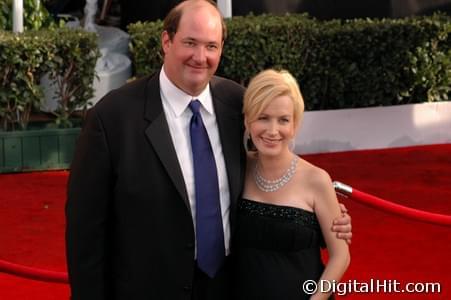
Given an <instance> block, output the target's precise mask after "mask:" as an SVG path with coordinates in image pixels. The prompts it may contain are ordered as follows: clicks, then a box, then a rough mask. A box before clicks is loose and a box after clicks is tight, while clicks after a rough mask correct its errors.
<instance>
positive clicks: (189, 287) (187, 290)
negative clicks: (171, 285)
mask: <svg viewBox="0 0 451 300" xmlns="http://www.w3.org/2000/svg"><path fill="white" fill-rule="evenodd" d="M191 289H192V287H191V286H190V285H185V286H184V287H183V290H184V291H185V292H191Z"/></svg>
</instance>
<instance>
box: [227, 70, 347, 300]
mask: <svg viewBox="0 0 451 300" xmlns="http://www.w3.org/2000/svg"><path fill="white" fill-rule="evenodd" d="M303 111H304V102H303V99H302V96H301V93H300V90H299V87H298V85H297V83H296V80H295V79H294V78H293V77H292V76H291V75H290V74H289V73H288V72H286V71H275V70H266V71H263V72H261V73H260V74H258V75H257V76H256V77H255V78H253V79H252V80H251V82H250V84H249V87H248V89H247V91H246V94H245V97H244V116H245V126H246V132H247V134H248V136H247V137H245V143H246V144H247V146H249V144H252V148H251V149H249V150H250V151H249V153H248V154H249V155H248V164H247V172H246V182H245V188H244V192H243V199H242V201H241V203H240V205H239V210H238V227H237V232H236V235H235V240H234V256H235V258H236V262H237V264H236V266H237V273H236V274H237V277H236V280H237V281H236V288H237V296H236V298H238V299H246V300H252V299H258V300H264V299H268V300H276V299H277V300H278V299H283V300H290V299H296V300H299V299H327V298H328V297H330V295H331V293H327V291H326V292H323V293H322V292H321V291H320V289H318V291H316V293H313V295H311V294H312V293H311V292H308V291H304V290H303V285H304V287H305V288H306V289H310V290H309V291H311V290H312V287H313V285H314V283H316V282H318V283H319V282H320V281H321V280H322V281H323V282H326V281H328V282H329V283H332V282H333V281H335V282H338V281H339V280H340V278H341V277H342V275H343V273H344V272H345V270H346V268H347V267H348V265H349V261H350V256H349V250H348V245H347V244H346V242H345V241H344V240H342V239H338V238H337V237H336V236H335V234H334V233H333V232H332V231H331V230H330V227H331V226H332V222H333V219H334V218H336V217H338V216H340V208H339V204H338V201H337V198H336V195H335V192H334V189H333V187H332V182H331V179H330V177H329V175H328V174H327V172H326V171H324V170H322V169H320V168H318V167H315V166H314V165H312V164H310V163H308V162H307V161H305V160H303V159H302V158H299V157H298V156H297V155H295V154H294V153H293V152H292V150H291V149H290V148H291V147H290V144H292V143H293V139H294V138H295V135H296V132H297V129H298V127H299V124H300V123H301V119H302V115H303ZM252 150H253V151H252ZM324 243H325V245H326V246H327V249H328V252H329V260H328V263H327V265H326V266H324V265H323V263H322V261H321V255H320V247H321V246H322V245H324ZM312 282H313V285H312ZM318 286H319V285H318ZM323 286H328V285H324V284H323Z"/></svg>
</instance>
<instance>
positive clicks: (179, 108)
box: [160, 67, 213, 117]
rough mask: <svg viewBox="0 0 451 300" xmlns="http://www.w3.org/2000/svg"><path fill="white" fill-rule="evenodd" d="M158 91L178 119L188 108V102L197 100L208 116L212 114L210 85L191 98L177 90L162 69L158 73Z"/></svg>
mask: <svg viewBox="0 0 451 300" xmlns="http://www.w3.org/2000/svg"><path fill="white" fill-rule="evenodd" d="M160 90H161V93H162V96H163V98H164V99H166V101H167V103H168V104H169V106H170V107H171V108H172V110H173V111H174V114H175V116H176V117H179V116H180V115H181V114H182V113H183V112H184V111H185V109H186V108H187V107H188V105H189V103H190V101H192V100H194V99H197V100H199V101H200V103H201V104H202V107H203V108H204V109H205V110H206V111H207V112H208V113H210V114H213V102H212V97H211V92H210V84H208V85H207V86H206V87H205V89H204V90H203V91H202V92H201V93H200V94H199V95H198V96H191V95H188V94H187V93H185V92H184V91H182V90H181V89H179V88H178V87H177V86H176V85H175V84H173V83H172V81H171V80H170V79H169V78H168V76H167V75H166V72H165V71H164V68H163V67H162V68H161V72H160Z"/></svg>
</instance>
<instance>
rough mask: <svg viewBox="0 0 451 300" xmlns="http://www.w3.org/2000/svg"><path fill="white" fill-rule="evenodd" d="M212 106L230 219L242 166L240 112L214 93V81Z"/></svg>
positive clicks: (234, 205) (233, 211) (232, 213)
mask: <svg viewBox="0 0 451 300" xmlns="http://www.w3.org/2000/svg"><path fill="white" fill-rule="evenodd" d="M211 83H212V84H211V89H212V96H213V105H214V108H215V114H216V120H217V123H218V129H219V136H220V140H221V145H222V151H223V154H224V160H225V166H226V170H227V179H228V181H229V189H230V201H231V202H230V204H231V205H230V209H231V215H232V219H233V216H234V215H235V209H236V204H237V200H238V197H239V196H240V193H241V186H242V184H241V182H242V180H243V178H242V176H241V174H242V173H243V172H242V170H243V168H244V166H243V165H242V161H241V150H242V147H240V145H241V144H242V134H243V133H242V124H243V123H242V117H241V112H240V111H236V110H234V109H233V108H232V107H230V106H229V105H227V101H226V100H224V99H222V98H221V96H220V93H218V92H217V91H216V92H215V84H214V83H215V80H213V81H212V82H211Z"/></svg>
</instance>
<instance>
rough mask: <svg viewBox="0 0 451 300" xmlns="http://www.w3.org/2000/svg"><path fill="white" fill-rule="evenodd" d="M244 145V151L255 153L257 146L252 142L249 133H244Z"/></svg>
mask: <svg viewBox="0 0 451 300" xmlns="http://www.w3.org/2000/svg"><path fill="white" fill-rule="evenodd" d="M243 145H244V150H246V152H251V151H255V150H256V149H255V146H254V143H253V142H252V139H251V136H250V134H249V131H247V130H246V131H244V134H243Z"/></svg>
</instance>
